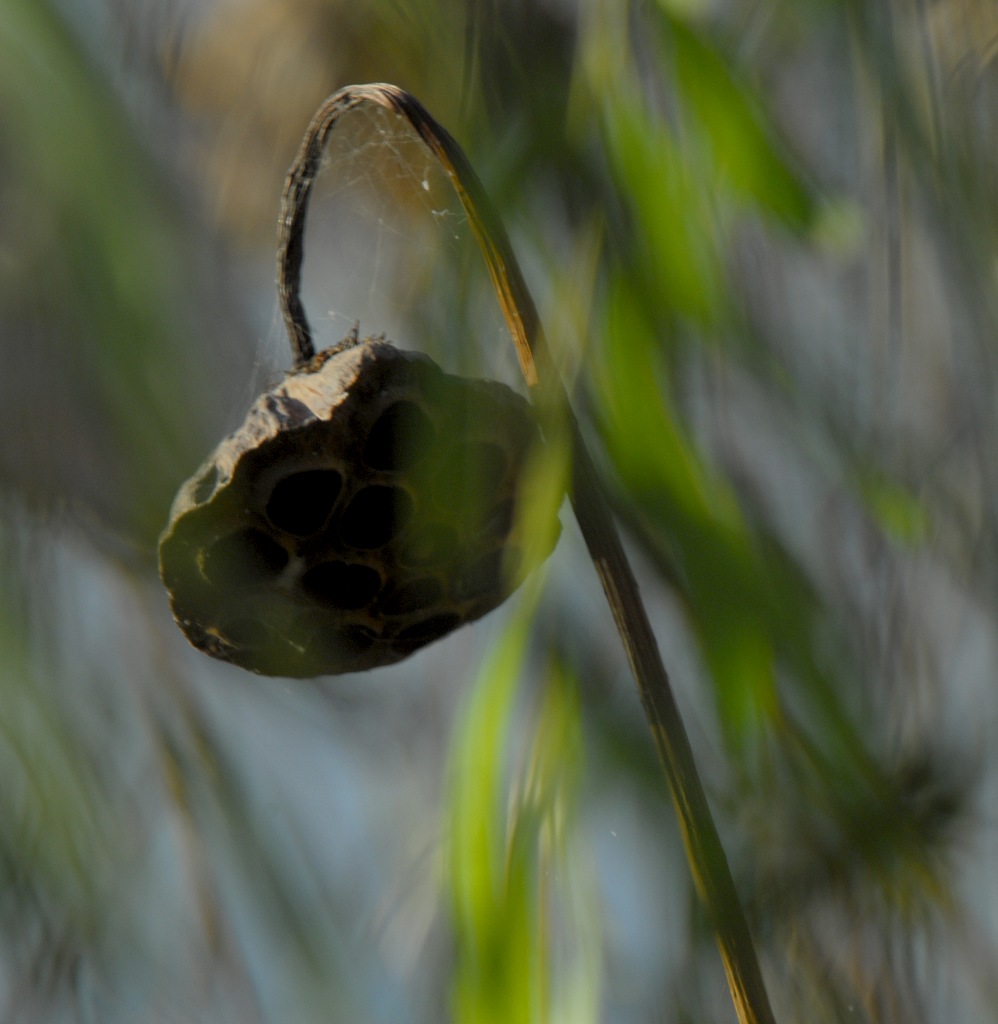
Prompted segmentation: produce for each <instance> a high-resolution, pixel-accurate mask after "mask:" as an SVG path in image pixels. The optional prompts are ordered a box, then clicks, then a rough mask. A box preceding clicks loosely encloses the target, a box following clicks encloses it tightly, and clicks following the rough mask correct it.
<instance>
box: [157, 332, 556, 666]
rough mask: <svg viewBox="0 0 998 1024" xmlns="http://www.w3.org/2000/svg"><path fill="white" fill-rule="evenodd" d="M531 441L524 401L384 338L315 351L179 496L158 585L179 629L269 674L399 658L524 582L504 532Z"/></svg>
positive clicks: (509, 528) (510, 527)
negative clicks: (163, 588) (163, 587)
mask: <svg viewBox="0 0 998 1024" xmlns="http://www.w3.org/2000/svg"><path fill="white" fill-rule="evenodd" d="M538 439H539V431H538V429H537V425H536V422H535V420H534V417H533V414H532V410H531V408H530V405H529V404H528V403H527V401H526V400H525V399H523V398H522V397H520V396H519V395H517V394H516V393H515V392H513V391H511V390H510V389H509V388H507V387H506V386H505V385H503V384H499V383H496V382H494V381H481V380H466V379H464V378H461V377H456V376H453V375H451V374H447V373H444V372H443V371H442V370H441V369H440V368H439V367H438V366H437V365H436V364H435V363H434V362H433V361H432V360H431V359H429V358H428V357H427V356H425V355H422V354H417V353H412V352H403V351H400V350H399V349H397V348H395V347H394V346H393V345H390V344H388V343H387V342H385V341H381V340H371V339H368V340H366V341H364V342H361V343H358V344H353V345H350V344H348V343H344V345H341V346H337V347H336V348H334V349H330V350H327V351H325V352H321V353H319V354H318V355H317V356H315V358H314V359H312V360H311V361H310V362H309V363H307V364H306V365H305V366H303V367H301V368H299V369H296V370H293V371H292V372H291V373H289V374H288V375H287V376H286V378H285V379H284V381H283V382H282V383H280V384H279V385H277V386H276V387H274V388H272V389H271V390H269V391H267V392H265V393H264V394H263V395H262V396H261V397H260V398H259V399H257V401H256V402H255V403H254V404H253V406H252V408H251V409H250V411H249V413H248V415H247V417H246V419H245V421H244V422H243V424H242V426H241V427H240V428H239V429H238V430H236V431H235V433H233V434H231V435H230V436H229V437H227V438H226V439H225V440H224V441H223V442H222V443H221V444H220V445H219V446H218V448H217V449H216V450H215V452H214V453H213V454H212V455H211V457H210V458H209V459H208V460H207V461H206V462H205V463H204V464H203V465H202V467H201V468H200V469H199V470H198V472H197V473H196V474H195V475H194V476H193V477H192V478H191V479H190V480H188V481H187V482H186V483H185V484H184V485H183V486H182V487H181V489H180V491H179V493H178V494H177V497H176V500H175V501H174V504H173V509H172V510H171V514H170V521H169V524H168V525H167V527H166V530H165V531H164V532H163V536H162V537H161V540H160V574H161V576H162V579H163V582H164V583H165V585H166V587H167V590H168V591H169V595H170V602H171V606H172V609H173V614H174V617H175V618H176V620H177V623H178V625H179V626H180V628H181V629H182V630H183V632H184V633H185V635H186V636H187V638H188V640H190V642H191V643H192V644H193V645H194V646H195V647H197V648H199V649H200V650H202V651H204V652H205V653H207V654H210V655H212V656H213V657H216V658H221V659H223V660H225V661H230V662H232V663H234V664H236V665H240V666H242V667H243V668H246V669H249V670H251V671H253V672H259V673H263V674H265V675H282V676H296V677H310V676H317V675H326V674H336V673H341V672H358V671H362V670H364V669H369V668H375V667H377V666H379V665H388V664H391V663H393V662H396V661H399V660H400V659H402V658H405V657H406V656H407V655H409V654H411V653H412V652H413V651H416V650H418V649H419V648H420V647H423V646H424V645H425V644H428V643H430V642H431V641H433V640H436V639H439V638H440V637H442V636H444V635H445V634H447V633H449V632H450V631H451V630H453V629H455V628H456V627H457V626H460V625H462V624H463V623H466V622H471V621H473V620H475V619H477V618H480V617H481V616H482V615H484V614H486V612H489V611H491V610H492V609H493V608H495V607H496V606H497V605H499V604H500V603H501V602H502V601H504V600H505V599H506V598H507V597H508V596H509V594H510V593H512V591H513V590H515V589H516V587H518V586H519V585H520V583H521V582H522V581H523V579H524V578H525V576H526V575H527V573H528V572H529V571H530V569H531V568H532V566H531V565H528V564H525V563H524V559H523V556H522V554H521V552H520V550H519V548H518V547H517V545H516V544H515V543H514V540H515V531H514V523H515V514H516V507H517V502H518V500H519V498H520V490H521V486H520V485H521V481H522V469H523V464H524V460H525V458H526V456H527V454H528V452H529V451H530V449H531V447H532V446H533V445H534V444H535V443H536V442H537V441H538ZM552 536H554V537H555V538H556V537H557V530H555V531H553V533H552ZM546 553H547V552H545V554H546Z"/></svg>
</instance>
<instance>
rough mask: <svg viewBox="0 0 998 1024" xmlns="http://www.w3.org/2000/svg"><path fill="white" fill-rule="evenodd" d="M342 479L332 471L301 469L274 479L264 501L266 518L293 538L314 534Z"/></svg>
mask: <svg viewBox="0 0 998 1024" xmlns="http://www.w3.org/2000/svg"><path fill="white" fill-rule="evenodd" d="M342 487H343V478H342V477H341V476H340V474H339V473H338V472H337V471H336V470H335V469H305V470H302V471H301V472H298V473H292V474H291V475H290V476H286V477H284V478H283V479H282V480H278V482H277V483H276V484H275V486H274V489H273V491H271V494H270V499H269V500H268V501H267V508H266V514H267V519H268V520H269V521H270V523H271V524H272V525H273V526H274V528H275V529H278V530H282V531H283V532H284V533H290V534H292V535H293V536H295V537H309V536H311V535H312V534H315V533H318V532H319V530H321V529H322V527H323V526H324V525H325V524H326V522H327V521H328V520H329V516H330V513H331V512H332V511H333V506H334V505H335V504H336V499H337V498H338V497H339V496H340V490H341V489H342Z"/></svg>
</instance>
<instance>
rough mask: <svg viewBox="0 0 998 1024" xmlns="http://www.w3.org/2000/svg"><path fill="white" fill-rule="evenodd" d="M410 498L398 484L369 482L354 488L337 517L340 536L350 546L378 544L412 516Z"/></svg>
mask: <svg viewBox="0 0 998 1024" xmlns="http://www.w3.org/2000/svg"><path fill="white" fill-rule="evenodd" d="M412 513H413V502H412V498H411V497H409V494H408V493H407V492H406V491H405V490H403V489H402V488H401V487H389V486H385V485H383V484H373V485H372V486H370V487H365V488H363V490H360V491H358V492H357V493H356V494H355V495H354V496H353V499H352V500H351V502H350V504H349V505H347V507H346V510H345V511H344V513H343V518H342V519H341V520H340V537H341V538H342V539H343V542H344V543H345V544H348V545H349V546H350V547H352V548H359V549H362V550H370V549H372V548H380V547H382V546H383V545H385V544H387V543H388V542H389V541H390V540H393V539H394V538H395V537H397V536H398V535H399V534H400V533H401V532H402V531H403V530H404V529H405V527H406V526H407V525H408V523H409V520H410V519H411V518H412Z"/></svg>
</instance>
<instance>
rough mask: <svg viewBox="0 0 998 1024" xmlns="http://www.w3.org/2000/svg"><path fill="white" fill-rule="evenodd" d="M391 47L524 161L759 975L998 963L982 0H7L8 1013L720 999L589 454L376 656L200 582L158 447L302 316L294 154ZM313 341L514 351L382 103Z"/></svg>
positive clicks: (667, 1006)
mask: <svg viewBox="0 0 998 1024" xmlns="http://www.w3.org/2000/svg"><path fill="white" fill-rule="evenodd" d="M365 81H390V82H394V83H396V84H398V85H401V86H403V87H405V88H407V89H409V90H410V91H412V92H413V93H415V94H416V95H417V96H418V97H419V98H420V99H421V100H422V101H423V102H424V104H425V105H426V106H427V107H428V108H429V109H430V110H431V112H433V113H434V114H435V116H436V117H437V118H438V119H439V120H440V121H442V122H443V123H444V124H445V125H446V126H447V127H448V128H449V129H450V131H451V132H452V133H453V134H454V135H455V136H456V137H457V138H458V140H459V141H460V142H461V144H462V145H463V146H464V147H465V149H466V151H467V152H468V154H469V156H470V157H471V159H472V162H473V163H474V164H475V166H476V168H477V170H478V172H479V174H480V175H481V177H482V178H483V179H484V181H485V183H486V186H487V188H488V190H489V191H490V193H491V195H492V196H493V198H494V199H495V201H496V202H497V203H498V205H499V207H500V208H501V210H502V212H503V215H504V217H505V218H506V221H507V225H508V227H509V230H510V233H511V235H512V238H513V242H514V246H515V248H516V250H517V252H518V255H519V257H520V259H521V261H522V262H523V265H524V268H525V271H526V275H527V278H528V280H529V282H530V285H531V287H532V288H533V289H534V292H535V296H536V298H537V300H538V303H539V306H540V308H541V312H542V316H543V318H544V321H545V324H546V326H547V329H548V333H549V335H550V338H551V342H552V344H553V346H554V347H555V349H556V351H557V353H558V358H559V360H560V362H561V365H562V367H563V371H564V374H565V376H566V379H567V380H568V381H569V382H570V385H571V388H572V391H573V395H574V400H575V403H576V408H577V410H578V412H579V415H580V418H581V420H582V424H583V428H584V430H585V432H586V435H587V437H588V438H589V439H590V441H591V443H592V446H593V450H594V453H595V455H596V458H597V461H598V463H599V465H600V466H601V468H602V470H603V472H604V475H605V479H606V482H607V486H608V488H609V489H610V493H611V495H612V499H613V502H614V506H615V508H616V510H617V513H618V515H619V518H620V521H621V523H622V526H623V528H624V530H625V534H626V539H627V542H628V546H629V550H630V551H631V553H632V555H633V558H634V561H635V566H636V569H637V571H638V575H639V577H640V579H641V582H642V586H643V592H644V594H645V597H646V600H647V602H648V606H649V609H650V612H651V615H652V618H653V621H654V624H655V628H656V631H657V633H658V637H659V641H660V644H661V647H662V651H663V656H664V659H665V662H666V664H667V666H668V668H669V670H670V673H671V675H672V679H673V684H674V686H675V688H676V691H677V696H678V700H679V703H680V706H681V708H682V710H683V714H684V717H685V719H686V721H687V725H688V727H689V730H690V733H691V738H692V741H693V746H694V750H695V753H696V756H697V759H698V762H699V764H700V767H701V770H702V772H703V775H704V779H705V783H706V786H707V789H708V792H709V795H710V798H711V802H712V805H713V807H714V809H715V811H716V814H717V818H718V824H719V829H720V832H721V836H722V839H723V841H724V844H725V847H726V849H727V851H728V854H729V857H730V859H731V863H732V870H733V873H734V875H735V879H736V882H737V884H738V888H739V891H740V893H741V894H742V897H743V900H744V904H745V908H746V912H747V914H748V916H749V919H750V921H751V924H752V928H753V932H754V935H755V937H756V940H757V943H758V948H759V953H760V958H761V961H762V965H763V970H764V973H765V976H766V979H767V982H768V984H769V987H770V992H771V997H772V1001H773V1004H774V1008H775V1010H776V1015H777V1019H778V1020H782V1021H789V1020H808V1021H814V1022H819V1024H820V1022H825V1021H827V1022H837V1021H850V1022H863V1021H869V1022H905V1024H910V1022H918V1021H926V1022H929V1021H951V1020H959V1021H961V1022H975V1021H981V1022H985V1021H993V1020H994V1019H995V1017H996V1014H998V970H996V968H998V945H996V943H998V882H996V871H998V832H996V824H998V823H996V808H998V757H996V754H995V748H996V741H998V632H996V627H998V544H996V541H998V522H996V510H998V470H996V467H998V372H996V347H995V338H996V327H998V301H996V294H998V291H996V272H998V189H996V188H995V181H996V174H998V166H996V156H995V154H996V153H998V8H996V7H995V5H994V4H993V3H992V2H991V0H879V2H877V3H862V2H856V0H770V2H767V3H759V2H756V0H579V2H577V3H574V2H570V0H464V2H458V0H367V2H365V3H356V2H346V0H204V2H194V0H141V2H135V0H59V2H57V0H0V1017H2V1019H3V1020H5V1021H10V1022H16V1024H21V1022H25V1024H27V1022H45V1024H57V1022H88V1024H89V1022H96V1021H100V1022H103V1024H136V1022H143V1024H144V1022H171V1024H172V1022H184V1024H186V1022H204V1024H222V1022H230V1021H231V1022H239V1024H247V1022H249V1024H253V1022H261V1024H263V1022H280V1024H310V1022H320V1021H321V1022H331V1021H351V1022H356V1021H365V1022H371V1024H377V1022H391V1024H397V1022H401V1021H407V1022H413V1024H416V1022H424V1021H425V1022H430V1021H434V1022H436V1021H440V1020H448V1019H451V1020H455V1021H468V1022H487V1021H496V1022H498V1021H502V1022H511V1021H525V1022H526V1021H563V1022H571V1024H585V1022H589V1021H591V1022H597V1021H598V1022H606V1024H631V1022H635V1024H636V1022H639V1021H640V1022H647V1021H691V1022H692V1021H718V1022H721V1021H732V1020H734V1012H733V1010H732V1008H731V1003H730V999H729V996H728V993H727V989H726V985H725V981H724V975H723V971H722V969H721V965H720V962H719V958H718V956H717V952H716V950H715V948H714V946H713V942H712V938H711V936H710V933H709V929H708V927H707V924H706V922H705V920H704V917H703V914H702V912H701V910H700V908H699V906H698V904H697V901H696V899H695V896H694V894H693V890H692V883H691V881H690V876H689V872H688V869H687V866H686V863H685V858H684V854H683V850H682V844H681V841H680V838H679V835H678V832H677V829H676V825H675V820H674V816H673V813H672V808H671V806H670V803H669V799H668V794H667V791H666V788H665V785H664V782H663V778H662V775H661V772H660V770H659V767H658V764H657V761H656V759H655V755H654V751H653V749H652V747H651V743H650V740H649V737H648V734H647V729H646V726H645V723H644V720H643V717H642V714H641V709H640V705H639V702H638V699H637V695H636V691H635V688H634V685H633V682H632V680H631V679H630V676H629V672H628V669H627V665H626V662H625V660H624V658H623V655H622V653H621V651H620V649H619V645H618V642H617V640H616V637H615V634H614V631H613V626H612V621H611V618H610V614H609V612H608V610H607V608H606V605H605V602H604V601H603V599H602V596H601V593H600V589H599V585H598V582H597V579H596V576H595V573H594V571H593V569H592V566H591V565H590V564H589V563H588V561H587V559H586V555H585V549H584V546H583V544H582V542H581V540H580V538H579V535H578V532H577V529H576V527H575V524H574V521H573V519H572V515H571V510H570V508H569V506H568V505H567V504H566V505H565V507H564V508H563V510H562V523H563V530H562V537H561V540H560V542H559V545H558V548H557V550H556V552H555V553H554V555H553V556H552V557H551V559H550V560H549V562H548V563H547V565H546V567H545V569H544V570H543V571H541V572H539V573H538V574H536V576H535V577H534V578H533V579H532V580H531V581H530V583H529V584H528V585H527V586H525V587H524V588H523V589H522V591H521V592H520V593H519V594H517V595H516V596H515V597H514V598H513V599H512V600H511V601H510V602H508V603H507V605H506V606H505V607H504V608H503V609H500V610H499V611H497V612H495V613H493V614H492V615H490V616H488V617H487V618H486V619H485V620H483V621H482V622H480V623H478V624H476V625H474V626H471V627H467V628H464V629H462V630H460V631H458V632H457V633H456V634H453V635H452V636H451V637H449V638H447V639H445V640H444V641H442V642H440V643H438V644H435V645H433V646H431V647H430V648H429V649H427V650H425V651H423V652H421V653H419V654H417V655H415V656H413V657H412V658H411V659H409V660H408V661H406V662H403V663H401V664H400V665H397V666H395V667H393V668H391V669H387V670H384V671H380V672H372V673H370V674H367V675H362V676H349V677H343V678H340V679H322V680H317V681H315V682H314V683H302V682H295V683H291V682H289V681H285V680H272V679H262V678H257V677H255V676H251V675H249V674H247V673H243V672H241V671H240V670H238V669H235V668H232V667H230V666H227V665H223V664H215V663H213V662H211V661H210V660H209V659H207V658H205V657H203V656H201V655H199V654H198V653H197V652H195V651H193V650H192V649H190V648H189V647H188V646H187V645H186V643H185V641H184V639H183V637H182V636H181V634H180V632H179V631H178V630H177V629H176V627H175V626H174V624H173V622H172V620H171V618H170V613H169V608H168V604H167V599H166V595H165V593H164V592H163V590H162V588H161V586H160V584H159V581H158V576H157V567H156V544H157V537H158V534H159V532H160V530H161V529H162V527H163V526H164V524H165V522H166V518H167V515H168V511H169V506H170V503H171V500H172V497H173V494H174V492H175V491H176V489H177V487H178V486H179V485H180V483H181V482H182V481H183V480H184V479H185V478H186V477H187V476H189V475H190V474H191V473H192V472H193V471H194V470H195V468H196V467H197V466H198V465H199V463H200V462H201V460H202V459H203V457H204V456H205V454H206V453H207V452H208V451H209V450H210V449H211V448H213V447H214V445H215V444H216V443H217V442H218V441H219V440H220V439H221V437H222V436H223V435H224V434H225V433H226V432H227V431H229V430H231V429H233V428H234V427H235V426H236V425H237V424H238V422H239V421H240V419H241V418H242V415H243V413H244V412H245V410H246V408H247V407H248V405H249V404H250V402H251V401H252V399H253V397H254V396H255V395H256V394H257V393H258V392H259V391H260V390H261V389H262V388H264V387H265V386H267V385H268V384H270V383H273V382H274V381H276V380H277V379H279V377H280V374H281V372H282V371H283V370H284V369H285V368H287V367H288V365H289V364H290V352H289V350H288V348H287V344H286V339H285V338H284V336H283V329H282V326H281V324H280V318H279V315H278V311H277V304H276V297H275V293H274V288H273V279H274V249H275V236H276V219H277V208H278V198H279V195H280V189H281V185H282V181H283V176H284V173H285V171H286V169H287V167H288V165H289V164H290V162H291V160H292V158H293V156H294V152H295V150H296V147H297V145H298V141H299V139H300V137H301V134H302V132H303V130H304V128H305V125H306V124H307V122H308V119H309V118H310V116H311V114H312V112H313V110H314V109H315V107H316V106H317V105H318V104H319V102H320V101H321V100H322V99H323V98H324V97H325V96H326V95H327V94H328V93H330V92H332V91H333V90H334V89H335V88H338V87H339V86H342V85H346V84H348V83H351V82H365ZM305 271H306V281H305V302H306V307H307V309H308V310H309V313H310V316H311V318H312V321H313V324H314V326H315V328H316V333H317V336H318V341H319V342H320V343H321V344H329V343H332V342H334V341H336V340H338V339H339V338H340V337H342V336H343V335H344V334H346V333H347V331H349V329H350V328H351V327H352V325H353V324H354V323H355V322H356V321H360V324H361V330H362V332H363V333H374V334H377V333H380V332H382V331H384V332H386V333H387V334H388V335H389V337H390V338H391V339H392V340H393V341H395V342H396V343H397V344H399V345H401V346H403V347H407V348H416V349H421V350H423V351H426V352H429V353H430V354H432V355H433V356H434V358H436V359H437V360H438V361H439V362H441V364H442V365H444V366H445V367H446V368H447V369H449V370H451V371H454V372H458V371H460V372H463V373H469V374H479V375H486V376H490V377H495V378H498V379H503V380H505V381H507V382H508V383H510V384H512V385H514V386H518V385H517V371H516V366H515V360H514V359H513V352H512V347H511V345H510V342H509V338H508V336H507V335H506V333H505V331H504V328H503V326H502V320H501V317H500V315H499V313H498V310H497V308H496V304H495V301H494V299H493V298H492V297H491V295H490V292H489V286H488V282H487V279H486V275H485V271H484V268H483V266H482V265H481V262H480V260H479V258H478V256H477V253H476V250H475V248H474V243H473V240H472V239H471V237H470V234H469V232H468V225H467V222H466V220H465V218H464V216H463V215H462V213H461V211H460V208H459V206H458V204H457V203H456V202H455V200H454V198H453V196H452V195H451V194H450V192H449V191H448V188H447V185H446V182H445V181H444V180H443V179H442V177H441V176H440V174H439V172H438V171H436V169H435V167H434V165H433V163H432V160H431V159H430V158H429V156H428V154H427V153H426V151H425V150H423V149H422V147H421V146H420V145H419V144H417V143H416V142H414V140H413V139H412V138H411V137H409V136H408V135H407V133H406V132H405V130H404V128H403V126H402V125H401V123H399V122H397V121H396V120H395V119H393V118H389V117H387V116H385V115H382V114H378V113H376V112H365V111H360V112H357V113H355V114H352V115H351V116H350V118H349V119H348V120H347V121H345V122H344V124H343V126H342V128H341V129H337V131H336V133H334V137H333V139H332V142H331V146H330V150H329V155H328V158H327V160H326V163H325V166H324V169H323V175H322V179H321V181H320V183H319V186H318V191H317V194H316V197H315V201H314V204H313V212H312V215H311V219H310V222H309V233H308V239H307V255H306V262H305Z"/></svg>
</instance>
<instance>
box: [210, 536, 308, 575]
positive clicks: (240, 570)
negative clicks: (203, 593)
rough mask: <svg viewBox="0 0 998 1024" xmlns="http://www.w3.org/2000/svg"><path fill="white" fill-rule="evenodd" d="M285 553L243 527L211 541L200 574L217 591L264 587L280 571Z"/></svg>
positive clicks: (265, 537) (286, 556)
mask: <svg viewBox="0 0 998 1024" xmlns="http://www.w3.org/2000/svg"><path fill="white" fill-rule="evenodd" d="M287 564H288V553H287V551H285V550H284V548H283V547H281V545H280V544H278V543H277V541H276V540H274V539H273V538H272V537H268V536H267V534H265V533H264V532H263V531H262V530H257V529H254V528H253V527H247V528H245V529H242V530H237V531H236V532H235V533H230V534H229V535H228V536H226V537H222V538H220V539H219V540H217V541H215V543H214V544H212V545H211V546H210V547H209V548H208V550H207V551H205V552H204V556H203V561H202V572H203V573H204V575H205V577H206V578H207V580H208V582H209V583H212V584H214V585H215V586H219V587H238V586H252V585H253V584H255V583H265V582H268V581H270V580H271V579H273V578H274V577H275V576H277V575H278V574H279V573H281V572H282V571H283V570H284V567H285V566H286V565H287Z"/></svg>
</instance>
